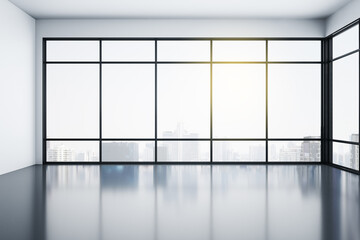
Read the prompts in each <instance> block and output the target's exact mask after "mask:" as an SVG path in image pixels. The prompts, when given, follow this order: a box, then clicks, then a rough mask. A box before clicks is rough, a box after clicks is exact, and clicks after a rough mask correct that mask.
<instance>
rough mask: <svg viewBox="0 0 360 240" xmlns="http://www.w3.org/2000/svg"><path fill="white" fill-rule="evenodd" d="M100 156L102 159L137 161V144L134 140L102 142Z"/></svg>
mask: <svg viewBox="0 0 360 240" xmlns="http://www.w3.org/2000/svg"><path fill="white" fill-rule="evenodd" d="M102 152H103V155H102V158H103V160H104V161H138V160H139V146H138V144H137V143H136V142H109V143H103V146H102Z"/></svg>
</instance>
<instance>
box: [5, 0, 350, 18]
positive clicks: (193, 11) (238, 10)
mask: <svg viewBox="0 0 360 240" xmlns="http://www.w3.org/2000/svg"><path fill="white" fill-rule="evenodd" d="M9 1H11V2H12V3H14V4H15V5H16V6H18V7H19V8H21V9H23V10H24V11H25V12H27V13H29V14H30V15H31V16H33V17H35V18H323V17H327V16H329V15H331V14H332V13H334V12H335V11H337V10H338V9H339V8H340V7H342V6H343V5H345V4H347V3H348V2H350V1H352V0H9Z"/></svg>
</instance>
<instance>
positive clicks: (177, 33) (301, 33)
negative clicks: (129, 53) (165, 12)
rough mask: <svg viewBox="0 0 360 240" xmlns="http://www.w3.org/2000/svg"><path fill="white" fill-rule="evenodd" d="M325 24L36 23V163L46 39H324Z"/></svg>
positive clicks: (192, 21)
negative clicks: (43, 39) (43, 55)
mask: <svg viewBox="0 0 360 240" xmlns="http://www.w3.org/2000/svg"><path fill="white" fill-rule="evenodd" d="M324 29H325V21H324V20H289V19H287V20H281V19H278V20H244V19H242V20H190V19H189V20H174V19H173V20H168V19H159V20H146V19H142V20H140V19H139V20H46V19H44V20H37V21H36V64H37V65H36V161H37V163H41V162H42V144H41V141H42V108H41V106H42V99H41V92H42V64H41V62H42V38H43V37H323V36H324V34H325V33H324Z"/></svg>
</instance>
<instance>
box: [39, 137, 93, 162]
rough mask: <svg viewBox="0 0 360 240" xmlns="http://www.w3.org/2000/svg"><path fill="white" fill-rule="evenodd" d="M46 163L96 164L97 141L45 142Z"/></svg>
mask: <svg viewBox="0 0 360 240" xmlns="http://www.w3.org/2000/svg"><path fill="white" fill-rule="evenodd" d="M46 150H47V161H48V162H97V161H99V142H98V141H47V143H46Z"/></svg>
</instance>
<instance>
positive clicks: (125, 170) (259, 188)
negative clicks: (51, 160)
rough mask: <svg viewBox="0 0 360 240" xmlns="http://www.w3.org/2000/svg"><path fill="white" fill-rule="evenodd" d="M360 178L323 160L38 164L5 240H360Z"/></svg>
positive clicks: (12, 190)
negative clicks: (321, 162)
mask: <svg viewBox="0 0 360 240" xmlns="http://www.w3.org/2000/svg"><path fill="white" fill-rule="evenodd" d="M359 191H360V183H359V175H356V174H352V173H348V172H345V171H342V170H339V169H335V168H332V167H329V166H320V165H314V166H312V165H269V166H265V165H231V166H230V165H214V166H209V165H189V166H186V165H168V166H166V165H164V166H144V165H142V166H137V165H127V166H117V165H106V166H104V165H103V166H44V167H42V166H33V167H29V168H25V169H22V170H19V171H16V172H12V173H9V174H5V175H2V176H0V239H1V240H7V239H10V240H17V239H26V240H28V239H34V240H35V239H36V240H41V239H49V240H68V239H71V240H81V239H84V240H91V239H99V240H100V239H101V240H102V239H116V240H118V239H121V240H126V239H134V240H137V239H144V240H160V239H161V240H162V239H163V240H172V239H179V240H191V239H194V240H202V239H209V240H215V239H216V240H227V239H234V240H235V239H236V240H240V239H244V240H252V239H254V240H257V239H264V240H283V239H284V240H295V239H299V240H318V239H321V240H332V239H334V240H335V239H336V240H341V239H344V240H352V239H354V240H359V239H360V217H359V216H360V202H359V201H360V199H359Z"/></svg>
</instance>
